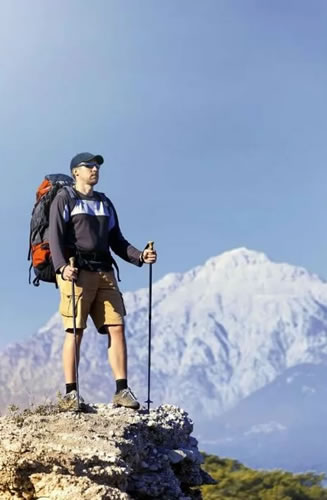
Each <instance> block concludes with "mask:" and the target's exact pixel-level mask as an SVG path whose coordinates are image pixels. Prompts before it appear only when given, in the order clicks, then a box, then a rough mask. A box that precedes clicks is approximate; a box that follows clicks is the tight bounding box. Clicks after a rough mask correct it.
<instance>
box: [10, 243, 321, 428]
mask: <svg viewBox="0 0 327 500" xmlns="http://www.w3.org/2000/svg"><path fill="white" fill-rule="evenodd" d="M43 286H46V285H43ZM124 300H125V304H126V308H127V311H128V316H127V320H126V326H127V338H128V351H129V382H130V385H131V387H132V388H133V390H134V391H135V392H136V394H137V395H138V396H139V398H140V400H141V401H144V400H145V399H146V397H147V392H146V390H147V356H148V352H147V345H148V340H147V335H148V310H147V307H148V290H147V289H141V290H138V291H136V292H128V293H126V294H124ZM152 318H153V319H152V331H153V344H152V345H153V351H152V379H151V380H152V382H151V387H152V392H151V396H152V399H153V401H154V404H155V405H157V404H160V403H161V402H169V403H172V404H178V405H180V406H182V407H184V408H185V409H187V410H189V411H190V413H191V416H192V417H193V418H194V420H203V419H204V418H208V419H213V418H216V417H218V416H219V415H220V414H221V413H223V412H224V411H226V410H228V409H231V408H232V407H233V406H235V405H236V404H237V403H238V402H240V401H241V400H242V399H243V398H245V397H247V396H249V395H250V394H252V393H253V392H255V391H257V390H258V389H260V388H262V387H264V386H265V385H266V384H268V383H269V382H272V381H273V380H274V379H275V378H276V377H278V376H279V375H281V374H282V373H283V372H284V371H285V370H287V369H289V368H291V367H294V366H296V365H298V364H302V363H314V364H320V363H325V362H326V356H327V284H326V283H325V282H323V281H322V280H321V279H319V277H318V276H316V275H314V274H310V273H309V272H308V271H306V270H305V269H303V268H299V267H294V266H291V265H289V264H283V263H275V262H271V261H270V260H269V259H268V258H267V257H266V255H264V254H263V253H259V252H255V251H252V250H247V249H245V248H239V249H235V250H232V251H229V252H225V253H223V254H221V255H219V256H217V257H213V258H211V259H209V260H208V261H207V262H205V264H204V265H203V266H198V267H196V268H194V269H192V270H190V271H188V272H186V273H178V274H172V273H171V274H168V275H167V276H165V277H164V278H162V279H161V280H159V281H158V282H156V283H154V286H153V311H152ZM63 335H64V334H63V331H62V327H61V320H60V318H59V315H58V314H55V315H54V316H53V317H52V318H51V319H50V321H49V322H48V324H47V325H45V327H43V328H42V329H41V330H39V332H38V333H37V334H36V335H34V336H33V337H31V339H29V340H28V341H26V342H24V343H20V344H18V343H16V344H12V345H10V346H8V347H7V348H5V349H4V350H3V351H2V352H1V353H0V381H1V389H0V406H1V407H2V408H4V407H5V406H6V405H7V404H8V403H9V402H13V401H15V402H18V403H19V402H20V403H21V402H22V401H24V402H31V401H35V402H36V401H38V400H40V399H42V398H44V397H45V396H53V395H54V394H55V392H56V390H57V389H63V387H64V385H63V384H64V381H63V376H62V370H61V347H62V341H63ZM106 345H107V341H106V338H104V336H100V335H98V334H97V333H96V332H95V331H94V328H93V326H92V325H91V324H90V326H89V328H88V330H87V331H86V332H85V335H84V339H83V345H82V357H81V366H80V382H81V392H82V393H83V395H84V396H85V397H86V398H89V399H91V400H93V401H99V402H102V401H108V400H109V399H110V398H111V395H112V391H113V381H112V376H111V373H110V369H109V368H108V365H107V352H106Z"/></svg>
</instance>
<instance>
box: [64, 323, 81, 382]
mask: <svg viewBox="0 0 327 500" xmlns="http://www.w3.org/2000/svg"><path fill="white" fill-rule="evenodd" d="M82 338H83V330H81V329H77V330H76V343H77V356H78V359H77V364H78V363H79V351H80V346H81V342H82ZM62 362H63V367H64V374H65V381H66V384H71V383H73V382H76V377H75V339H74V334H73V333H70V332H66V337H65V342H64V346H63V350H62Z"/></svg>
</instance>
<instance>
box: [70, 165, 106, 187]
mask: <svg viewBox="0 0 327 500" xmlns="http://www.w3.org/2000/svg"><path fill="white" fill-rule="evenodd" d="M99 169H100V165H98V164H97V163H96V162H95V161H90V162H83V163H80V164H79V166H78V167H77V168H76V171H75V176H76V180H77V181H79V182H83V183H85V184H88V185H89V186H95V184H97V182H98V180H99Z"/></svg>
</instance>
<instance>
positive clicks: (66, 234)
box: [49, 189, 142, 272]
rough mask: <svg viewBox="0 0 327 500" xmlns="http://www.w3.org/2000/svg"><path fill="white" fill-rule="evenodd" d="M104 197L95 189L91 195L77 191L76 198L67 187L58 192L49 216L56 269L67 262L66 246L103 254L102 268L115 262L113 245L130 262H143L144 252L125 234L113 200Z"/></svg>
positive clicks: (139, 263) (138, 264)
mask: <svg viewBox="0 0 327 500" xmlns="http://www.w3.org/2000/svg"><path fill="white" fill-rule="evenodd" d="M103 198H104V197H103V196H101V195H99V194H97V193H96V192H94V193H93V195H92V196H86V195H84V194H82V193H79V192H76V198H75V199H73V198H72V196H71V195H70V194H69V192H68V191H67V190H66V189H62V190H60V191H59V192H58V194H57V196H56V197H55V199H54V200H53V202H52V204H51V207H50V218H49V244H50V251H51V256H52V262H53V265H54V268H55V271H56V272H58V270H59V269H60V268H61V267H62V266H64V265H66V264H67V260H68V259H67V255H68V253H69V252H67V250H68V251H69V250H77V251H78V252H81V253H96V254H97V255H103V256H104V258H103V261H104V268H103V269H102V270H106V266H108V262H110V263H111V262H112V257H111V253H110V249H112V250H113V251H114V253H115V254H117V255H118V256H119V257H121V258H122V259H124V260H125V261H127V262H130V263H132V264H135V265H136V266H141V265H142V262H141V261H140V256H141V253H142V252H141V251H140V250H138V249H137V248H135V247H134V246H133V245H131V244H130V243H129V242H128V241H127V240H126V239H125V238H124V236H123V235H122V233H121V230H120V227H119V222H118V216H117V212H116V210H115V208H114V206H113V204H112V202H111V201H110V200H109V199H108V198H106V201H104V199H103ZM72 254H73V253H71V255H72ZM98 270H100V269H98Z"/></svg>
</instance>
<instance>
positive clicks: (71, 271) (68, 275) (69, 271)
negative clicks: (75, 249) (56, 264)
mask: <svg viewBox="0 0 327 500" xmlns="http://www.w3.org/2000/svg"><path fill="white" fill-rule="evenodd" d="M60 272H61V277H62V279H64V280H67V281H73V280H77V275H78V268H77V267H72V266H70V265H69V264H67V265H66V266H63V267H62V268H61V269H60Z"/></svg>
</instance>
